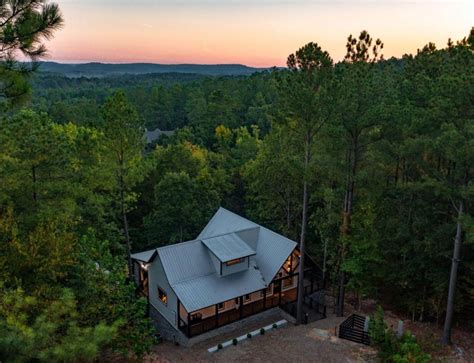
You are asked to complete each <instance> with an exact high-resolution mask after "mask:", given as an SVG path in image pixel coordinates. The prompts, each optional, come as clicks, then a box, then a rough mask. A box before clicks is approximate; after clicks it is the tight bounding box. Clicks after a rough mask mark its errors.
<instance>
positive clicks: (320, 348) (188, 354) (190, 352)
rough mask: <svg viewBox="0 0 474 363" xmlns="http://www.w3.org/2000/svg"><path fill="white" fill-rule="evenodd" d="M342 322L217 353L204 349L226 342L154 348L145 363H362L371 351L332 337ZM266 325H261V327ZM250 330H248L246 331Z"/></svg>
mask: <svg viewBox="0 0 474 363" xmlns="http://www.w3.org/2000/svg"><path fill="white" fill-rule="evenodd" d="M342 320H343V319H341V318H336V317H334V316H330V317H328V318H327V319H324V320H320V321H317V322H314V323H311V324H308V325H303V326H295V325H292V324H289V325H288V326H287V327H285V328H282V329H277V330H272V331H271V332H269V333H267V334H265V335H263V336H257V337H254V338H252V339H248V340H246V341H244V342H241V343H239V344H238V345H237V346H231V347H228V348H225V349H223V350H221V351H219V352H217V353H213V354H211V353H208V352H207V348H209V347H210V346H212V345H214V344H216V343H217V342H218V341H223V340H226V339H228V338H232V337H234V336H235V337H236V336H238V335H239V334H240V332H237V333H236V334H234V336H232V337H227V336H226V337H224V339H220V340H219V339H218V341H216V339H212V340H211V341H206V342H202V343H199V344H198V345H196V346H193V347H191V348H185V347H179V346H175V345H173V344H171V343H163V344H160V345H158V346H156V347H155V349H154V350H153V353H152V354H150V355H149V356H148V357H147V359H146V361H148V362H196V361H201V362H204V361H205V362H209V361H210V362H236V361H237V362H334V363H336V362H337V363H340V362H366V361H368V360H371V359H372V357H373V356H374V351H373V350H372V349H371V348H369V347H366V346H363V345H359V344H355V343H352V342H349V341H346V340H340V339H338V338H336V337H334V327H335V326H337V325H338V324H339V323H340V322H341V321H342ZM266 323H267V322H262V324H261V326H264V325H265V324H266ZM253 328H254V327H250V329H248V330H249V331H250V330H252V329H253Z"/></svg>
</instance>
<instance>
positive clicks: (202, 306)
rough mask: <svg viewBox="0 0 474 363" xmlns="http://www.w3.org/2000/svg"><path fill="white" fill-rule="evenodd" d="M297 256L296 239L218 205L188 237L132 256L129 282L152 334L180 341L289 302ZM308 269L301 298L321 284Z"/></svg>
mask: <svg viewBox="0 0 474 363" xmlns="http://www.w3.org/2000/svg"><path fill="white" fill-rule="evenodd" d="M299 258H300V253H299V251H298V249H297V244H296V242H294V241H291V240H289V239H288V238H286V237H284V236H282V235H279V234H277V233H275V232H273V231H271V230H269V229H267V228H265V227H262V226H260V225H258V224H256V223H254V222H251V221H249V220H248V219H245V218H243V217H241V216H239V215H237V214H235V213H232V212H230V211H228V210H226V209H224V208H220V209H219V210H218V211H217V212H216V214H215V215H214V216H213V217H212V219H211V220H210V221H209V223H208V224H207V225H206V227H205V228H204V229H203V230H202V232H201V233H200V234H199V236H197V238H196V239H195V240H192V241H187V242H181V243H176V244H173V245H169V246H165V247H159V248H155V249H152V250H149V251H144V252H140V253H135V254H133V255H132V259H133V265H134V275H135V279H136V283H137V285H138V288H139V290H140V292H141V293H142V294H143V295H145V296H146V297H147V299H148V303H149V313H150V316H151V318H152V319H153V321H154V323H155V326H156V327H157V329H158V331H159V333H160V334H161V335H162V336H163V337H164V338H165V339H168V340H173V341H178V342H180V343H183V341H184V344H185V341H186V339H189V338H192V337H195V336H197V335H200V334H202V333H205V332H208V331H210V330H213V329H216V328H219V327H222V326H224V325H227V324H229V323H233V322H235V321H238V320H242V319H245V318H247V317H249V316H251V315H254V314H258V313H260V312H263V311H265V310H268V309H272V308H275V307H289V306H290V305H291V304H293V305H294V304H295V302H296V299H297V293H298V265H299ZM305 265H306V263H305ZM313 270H314V269H313V268H311V267H309V268H308V276H309V277H308V278H307V279H306V280H305V281H306V283H305V285H306V286H304V288H305V295H308V294H311V293H313V292H314V291H316V290H318V289H321V288H322V286H321V281H320V279H319V276H320V275H318V274H315V273H314V271H313ZM305 276H306V271H305ZM293 310H294V306H293Z"/></svg>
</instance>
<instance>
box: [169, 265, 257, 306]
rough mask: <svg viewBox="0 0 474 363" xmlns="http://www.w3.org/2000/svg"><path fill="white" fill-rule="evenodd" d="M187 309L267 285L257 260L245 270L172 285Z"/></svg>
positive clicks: (206, 304)
mask: <svg viewBox="0 0 474 363" xmlns="http://www.w3.org/2000/svg"><path fill="white" fill-rule="evenodd" d="M172 287H173V290H174V291H175V293H176V295H177V296H178V298H179V300H180V301H181V303H182V304H183V306H184V307H185V309H186V311H188V312H193V311H196V310H199V309H202V308H205V307H208V306H212V305H215V304H217V303H220V302H223V301H227V300H231V299H233V298H235V297H238V296H242V295H246V294H250V293H252V292H254V291H258V290H262V289H264V288H265V287H266V285H265V282H264V281H263V279H262V275H261V274H260V272H259V270H258V269H256V268H255V262H253V263H251V264H250V268H249V269H248V270H245V271H241V272H236V273H234V274H231V275H227V276H224V277H219V276H218V275H217V274H215V273H214V274H211V275H206V276H201V277H198V278H195V279H192V280H187V281H183V282H181V283H178V284H174V285H172Z"/></svg>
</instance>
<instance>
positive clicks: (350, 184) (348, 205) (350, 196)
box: [336, 139, 358, 317]
mask: <svg viewBox="0 0 474 363" xmlns="http://www.w3.org/2000/svg"><path fill="white" fill-rule="evenodd" d="M357 147H358V145H357V139H356V140H354V141H353V144H352V150H350V151H349V163H348V164H349V168H348V176H347V185H346V193H345V198H344V209H343V212H342V226H341V238H342V247H341V269H342V268H343V264H344V261H345V258H346V253H347V251H346V246H345V244H346V242H347V238H348V237H349V235H350V233H351V220H352V204H353V201H354V188H355V176H356V171H357ZM345 284H346V273H345V272H344V270H342V271H341V275H340V279H339V296H338V300H337V301H338V308H337V313H336V316H338V317H341V316H344V296H345Z"/></svg>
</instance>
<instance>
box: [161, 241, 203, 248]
mask: <svg viewBox="0 0 474 363" xmlns="http://www.w3.org/2000/svg"><path fill="white" fill-rule="evenodd" d="M191 242H201V240H200V239H192V240H189V241H184V242H177V243H172V244H170V245H166V246H161V247H157V248H156V250H165V249H168V248H171V247H176V246H182V245H185V244H189V243H191Z"/></svg>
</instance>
